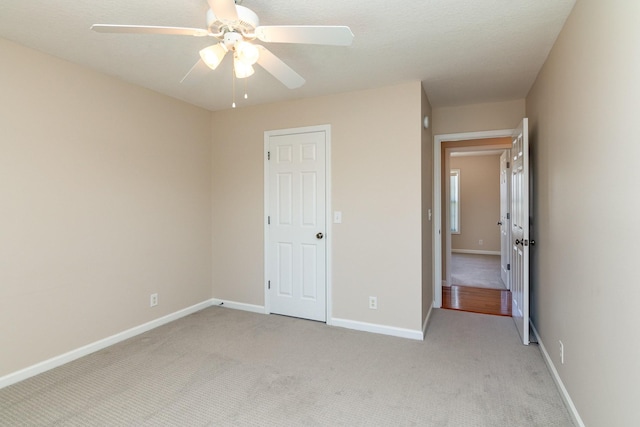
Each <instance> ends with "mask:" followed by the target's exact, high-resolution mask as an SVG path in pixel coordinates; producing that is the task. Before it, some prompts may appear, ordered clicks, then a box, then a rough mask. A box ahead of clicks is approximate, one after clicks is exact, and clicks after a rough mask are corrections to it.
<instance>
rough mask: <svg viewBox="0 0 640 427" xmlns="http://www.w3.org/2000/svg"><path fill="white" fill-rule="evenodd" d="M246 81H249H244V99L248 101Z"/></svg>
mask: <svg viewBox="0 0 640 427" xmlns="http://www.w3.org/2000/svg"><path fill="white" fill-rule="evenodd" d="M247 80H249V79H244V99H249V94H248V93H247Z"/></svg>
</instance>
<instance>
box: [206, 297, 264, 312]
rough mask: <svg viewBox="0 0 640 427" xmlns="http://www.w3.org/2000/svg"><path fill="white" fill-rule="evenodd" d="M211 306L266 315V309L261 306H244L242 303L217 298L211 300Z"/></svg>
mask: <svg viewBox="0 0 640 427" xmlns="http://www.w3.org/2000/svg"><path fill="white" fill-rule="evenodd" d="M211 305H214V306H217V307H226V308H232V309H234V310H242V311H250V312H251V313H258V314H266V309H265V307H264V306H263V305H254V304H245V303H243V302H235V301H228V300H225V299H218V298H214V299H212V300H211Z"/></svg>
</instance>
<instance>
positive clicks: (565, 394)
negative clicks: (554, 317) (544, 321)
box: [529, 319, 585, 427]
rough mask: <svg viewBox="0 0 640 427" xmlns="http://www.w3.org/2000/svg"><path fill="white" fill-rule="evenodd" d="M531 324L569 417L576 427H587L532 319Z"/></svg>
mask: <svg viewBox="0 0 640 427" xmlns="http://www.w3.org/2000/svg"><path fill="white" fill-rule="evenodd" d="M529 324H530V325H531V329H532V330H533V334H534V335H535V336H536V339H537V340H538V346H539V347H540V352H541V353H542V358H543V359H544V363H545V364H546V365H547V368H548V369H549V372H550V373H551V377H552V378H553V382H555V383H556V387H558V391H559V392H560V396H561V397H562V401H563V402H564V405H565V407H566V408H567V410H568V411H569V415H571V419H572V420H573V423H574V424H575V425H577V426H579V427H585V424H584V422H583V421H582V418H580V414H579V413H578V409H577V408H576V406H575V405H574V404H573V400H571V396H570V395H569V391H568V390H567V388H566V387H565V386H564V383H563V382H562V379H561V378H560V374H558V370H557V369H556V366H555V365H554V364H553V361H552V360H551V356H549V353H548V352H547V349H546V347H545V346H544V344H543V343H542V339H541V338H540V334H539V333H538V330H537V329H536V327H535V326H534V325H533V322H532V321H531V319H529Z"/></svg>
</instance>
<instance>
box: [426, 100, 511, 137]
mask: <svg viewBox="0 0 640 427" xmlns="http://www.w3.org/2000/svg"><path fill="white" fill-rule="evenodd" d="M523 117H524V99H519V100H515V101H504V102H492V103H486V104H474V105H464V106H458V107H438V108H434V109H433V134H434V135H442V134H449V133H462V132H480V131H488V130H500V129H513V128H514V127H516V126H517V125H518V123H519V122H520V120H522V118H523Z"/></svg>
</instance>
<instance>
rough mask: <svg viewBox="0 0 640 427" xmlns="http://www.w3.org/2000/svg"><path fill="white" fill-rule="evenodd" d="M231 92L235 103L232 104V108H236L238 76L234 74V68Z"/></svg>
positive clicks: (232, 69)
mask: <svg viewBox="0 0 640 427" xmlns="http://www.w3.org/2000/svg"><path fill="white" fill-rule="evenodd" d="M231 91H232V92H233V95H232V97H233V103H232V104H231V108H236V74H235V72H234V67H231Z"/></svg>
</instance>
